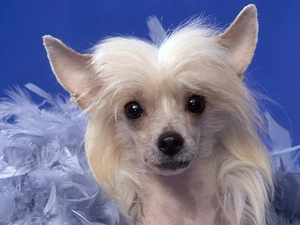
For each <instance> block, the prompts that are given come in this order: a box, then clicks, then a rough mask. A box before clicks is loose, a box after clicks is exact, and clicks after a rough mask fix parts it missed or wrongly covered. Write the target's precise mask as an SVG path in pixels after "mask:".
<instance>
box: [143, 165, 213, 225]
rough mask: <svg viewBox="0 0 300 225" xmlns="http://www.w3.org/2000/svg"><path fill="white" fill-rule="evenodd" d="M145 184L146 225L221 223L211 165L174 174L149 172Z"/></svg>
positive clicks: (144, 209) (144, 212) (208, 224)
mask: <svg viewBox="0 0 300 225" xmlns="http://www.w3.org/2000/svg"><path fill="white" fill-rule="evenodd" d="M142 187H143V189H142V192H143V196H144V199H143V200H142V203H143V214H144V217H145V221H146V224H147V225H158V224H159V225H196V224H197V225H202V224H203V225H216V224H219V222H218V221H219V212H218V210H219V209H218V205H219V204H218V201H219V200H218V195H217V188H216V179H215V170H214V168H212V166H206V167H204V168H202V169H201V171H192V169H191V170H190V171H189V170H188V171H185V172H184V173H182V174H180V175H175V176H159V175H153V174H147V175H146V176H145V177H144V179H143V185H142Z"/></svg>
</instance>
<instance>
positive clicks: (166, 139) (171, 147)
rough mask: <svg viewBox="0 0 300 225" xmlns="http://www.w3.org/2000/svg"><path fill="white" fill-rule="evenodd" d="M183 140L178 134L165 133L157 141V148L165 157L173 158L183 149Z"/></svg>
mask: <svg viewBox="0 0 300 225" xmlns="http://www.w3.org/2000/svg"><path fill="white" fill-rule="evenodd" d="M183 143H184V140H183V138H182V137H181V135H180V134H178V133H175V132H167V133H164V134H162V135H161V136H160V137H159V139H158V148H159V150H160V151H161V152H162V153H164V154H165V155H169V156H173V155H175V154H177V153H178V152H179V151H180V150H181V148H182V147H183Z"/></svg>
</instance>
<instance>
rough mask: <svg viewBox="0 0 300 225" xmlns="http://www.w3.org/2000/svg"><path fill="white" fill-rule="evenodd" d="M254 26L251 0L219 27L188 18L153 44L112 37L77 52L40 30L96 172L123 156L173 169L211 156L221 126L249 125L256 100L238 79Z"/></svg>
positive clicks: (162, 170) (148, 166)
mask: <svg viewBox="0 0 300 225" xmlns="http://www.w3.org/2000/svg"><path fill="white" fill-rule="evenodd" d="M257 27H258V25H257V19H256V9H255V7H254V6H253V5H252V6H251V5H250V6H248V7H246V8H245V9H244V10H243V11H242V12H241V13H240V14H239V15H238V17H237V18H236V19H235V21H234V22H233V24H232V25H231V26H230V27H229V28H228V29H227V30H226V31H225V32H224V33H221V34H217V32H216V31H215V30H212V29H207V28H203V27H201V24H199V21H198V22H197V21H196V22H195V21H194V22H192V23H189V24H188V25H186V26H182V27H181V28H179V29H177V30H175V31H174V32H173V33H172V34H171V35H169V36H168V37H167V38H166V40H165V41H164V42H163V43H162V44H161V46H159V47H157V46H155V45H153V44H151V43H148V42H146V41H142V40H139V39H135V38H125V37H117V38H109V39H106V40H104V41H102V42H101V43H99V44H98V45H96V46H95V48H94V49H93V53H92V54H89V55H83V54H78V53H76V52H74V51H73V50H71V49H69V48H68V47H66V46H65V45H64V44H63V43H62V42H61V41H59V40H58V39H55V38H53V37H51V36H45V37H44V45H45V47H46V50H47V52H48V57H49V60H50V63H51V66H52V69H53V71H54V73H55V74H56V76H57V79H58V81H59V82H60V83H61V84H62V86H63V87H64V88H65V89H66V90H67V91H69V92H70V94H71V96H72V98H71V100H72V101H74V102H75V103H77V104H78V105H79V106H80V107H81V108H83V109H85V110H86V111H88V112H89V114H90V115H91V120H90V121H91V122H90V125H89V126H90V130H88V132H89V134H88V136H87V138H88V142H89V143H87V152H88V157H89V161H90V165H91V167H92V170H93V171H94V173H95V174H96V178H98V179H100V180H101V176H102V175H99V176H97V174H101V173H104V172H103V171H106V170H107V169H103V167H102V166H101V165H99V164H100V162H103V163H104V164H106V165H107V166H109V165H108V162H110V163H111V162H113V164H119V165H114V168H116V167H117V166H119V167H120V166H121V164H120V161H122V159H121V158H122V157H125V158H126V157H127V158H128V157H129V158H130V160H131V161H133V162H135V163H136V167H137V168H140V169H145V170H147V171H151V172H154V173H157V174H163V175H172V174H178V173H181V172H182V171H184V170H186V169H187V168H190V167H193V166H194V165H195V163H194V162H195V161H199V160H202V159H206V158H208V157H210V156H212V154H213V149H214V146H215V145H216V144H217V143H218V142H220V139H222V135H223V136H224V135H225V136H226V134H224V127H231V128H232V127H235V126H236V127H237V128H236V129H240V132H245V130H247V129H249V130H251V129H253V128H254V127H253V124H252V122H251V120H252V119H253V115H251V112H252V110H253V109H251V107H255V106H254V104H252V100H251V97H250V96H249V93H248V92H247V89H246V88H245V86H244V84H243V82H242V77H243V74H244V72H245V70H246V69H247V67H248V65H249V63H250V61H251V59H252V56H253V54H254V50H255V47H256V42H257ZM249 115H251V116H250V117H251V118H249ZM243 126H248V127H246V128H245V127H244V128H242V127H243ZM249 126H252V127H249ZM228 130H230V129H227V131H228ZM222 132H223V134H222ZM221 134H222V135H221ZM89 137H91V138H89ZM245 142H246V140H245ZM224 145H226V143H224ZM108 149H110V150H108ZM231 154H240V155H243V154H244V155H245V156H243V157H245V158H246V157H250V156H249V154H251V153H243V154H242V153H236V152H235V153H234V152H232V153H231ZM105 157H106V158H105ZM251 157H252V156H251ZM100 158H102V159H100ZM103 158H105V159H104V160H103ZM112 158H114V159H115V160H112ZM255 158H256V157H255ZM251 160H252V159H251ZM98 170H102V172H98ZM99 177H100V178H99Z"/></svg>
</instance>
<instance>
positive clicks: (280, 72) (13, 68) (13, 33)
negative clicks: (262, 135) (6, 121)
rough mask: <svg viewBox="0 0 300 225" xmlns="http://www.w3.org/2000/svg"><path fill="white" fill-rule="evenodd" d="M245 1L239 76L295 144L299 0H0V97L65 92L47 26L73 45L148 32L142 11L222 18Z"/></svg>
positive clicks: (299, 105)
mask: <svg viewBox="0 0 300 225" xmlns="http://www.w3.org/2000/svg"><path fill="white" fill-rule="evenodd" d="M249 3H254V4H256V6H257V8H258V13H259V23H260V33H259V42H258V46H257V50H256V54H255V57H254V60H253V62H252V64H251V66H250V68H249V69H248V71H247V74H246V76H248V77H250V79H251V80H252V81H255V82H254V83H255V89H257V90H259V91H260V92H261V93H263V94H265V95H266V96H267V97H269V98H271V99H273V100H274V101H275V102H277V103H278V104H276V105H274V104H271V103H266V105H265V106H266V107H267V108H268V109H269V110H270V111H271V113H272V115H273V116H274V117H275V119H276V120H277V121H278V122H279V123H280V124H281V125H283V126H284V127H285V128H286V129H288V130H290V131H292V134H291V135H292V138H293V140H294V141H293V144H294V145H296V144H300V118H299V115H300V98H299V87H300V76H299V64H300V44H299V42H300V13H299V8H300V1H298V0H286V1H283V0H253V1H247V0H197V1H196V0H149V1H145V0H131V1H129V0H123V1H121V0H119V1H116V0H110V1H109V0H2V1H1V2H0V51H1V54H0V76H1V77H0V97H4V96H5V93H4V92H3V91H2V90H5V89H8V88H9V87H13V86H14V85H19V86H21V87H22V86H23V85H24V84H26V83H28V82H31V83H34V84H36V85H38V86H39V87H40V88H42V89H44V90H45V91H47V92H50V93H52V94H58V93H63V94H65V95H67V93H66V92H65V91H64V90H63V89H62V88H61V87H60V85H59V84H58V83H57V82H56V79H55V77H54V75H53V73H52V71H51V69H50V66H49V63H48V60H47V57H46V52H45V50H44V48H43V45H42V36H43V35H45V34H51V35H53V36H55V37H57V38H59V39H61V40H62V41H63V42H65V43H66V44H67V45H69V46H71V47H72V48H73V49H75V50H76V51H79V52H84V51H85V50H87V49H89V48H91V47H92V46H93V45H94V44H95V43H97V41H98V40H99V39H101V38H104V37H105V36H108V35H119V34H121V35H136V36H139V37H144V38H148V35H147V27H146V22H145V21H146V19H147V17H148V16H150V15H156V16H157V17H158V18H162V21H163V26H164V27H165V28H169V27H175V26H176V25H178V24H179V23H180V22H182V21H183V20H185V19H187V18H189V17H190V16H193V15H202V14H203V15H205V16H210V20H211V21H213V22H217V24H219V25H220V26H221V27H225V26H228V25H229V24H230V23H231V22H232V21H233V19H234V18H235V16H236V15H237V14H238V13H239V11H240V10H241V9H242V8H243V7H244V6H246V5H247V4H249Z"/></svg>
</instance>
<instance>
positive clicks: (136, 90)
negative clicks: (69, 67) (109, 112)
mask: <svg viewBox="0 0 300 225" xmlns="http://www.w3.org/2000/svg"><path fill="white" fill-rule="evenodd" d="M226 60H227V58H226V54H225V53H224V50H223V49H222V48H220V46H219V45H218V44H217V43H216V42H215V40H214V37H208V36H207V35H206V34H205V32H203V31H199V30H198V31H193V30H192V31H191V32H189V31H185V32H181V33H180V32H178V33H177V34H176V35H175V34H174V35H173V36H171V37H169V38H167V39H166V40H165V42H164V43H163V44H162V45H161V46H160V47H157V46H155V45H153V44H151V43H149V42H146V41H143V40H139V39H134V38H111V39H107V40H106V41H105V42H103V43H101V44H99V45H98V46H96V47H95V51H94V54H93V61H92V66H93V67H94V69H95V71H96V72H97V76H98V78H99V79H100V80H101V81H102V82H101V83H103V84H104V85H103V86H105V87H107V89H110V90H108V92H110V91H113V92H115V94H114V95H115V96H126V98H128V97H127V96H133V97H136V96H139V97H140V96H143V98H150V97H151V98H154V97H155V98H160V97H161V96H164V95H173V96H176V95H177V96H178V95H182V94H183V93H186V92H193V90H194V89H197V88H198V89H199V87H201V84H203V85H202V86H203V87H209V88H214V86H215V85H218V83H220V82H221V80H224V81H225V82H226V80H227V78H225V77H226V76H225V75H224V73H227V71H228V69H229V68H228V62H227V61H226ZM229 73H230V74H233V76H232V77H233V78H237V76H236V75H235V74H234V73H233V72H232V71H230V72H229ZM206 84H208V85H206ZM106 91H107V90H106ZM148 96H150V97H148ZM133 97H132V98H133Z"/></svg>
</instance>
